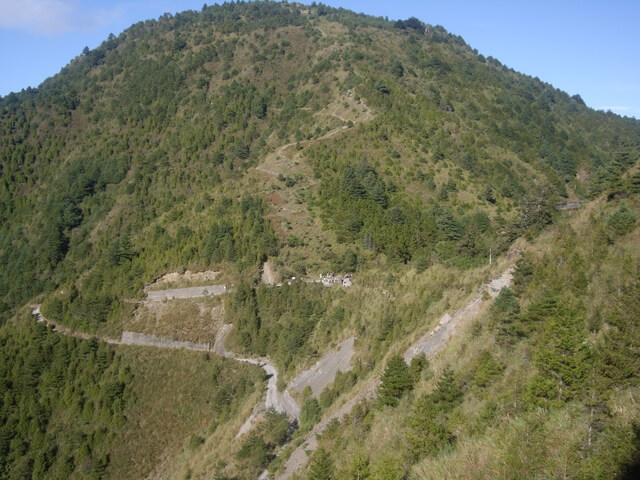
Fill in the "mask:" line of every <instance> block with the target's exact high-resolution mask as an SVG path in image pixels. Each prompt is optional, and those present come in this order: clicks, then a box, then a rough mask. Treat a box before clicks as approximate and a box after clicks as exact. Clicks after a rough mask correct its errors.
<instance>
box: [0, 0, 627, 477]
mask: <svg viewBox="0 0 640 480" xmlns="http://www.w3.org/2000/svg"><path fill="white" fill-rule="evenodd" d="M427 20H428V19H427ZM639 158H640V122H639V121H638V120H635V119H631V118H622V117H619V116H617V115H614V114H611V113H603V112H596V111H594V110H592V109H590V108H588V107H587V106H585V104H584V102H583V101H582V99H581V98H580V97H579V95H574V96H570V95H569V94H567V93H565V92H562V91H560V90H558V89H555V88H554V87H553V86H551V85H549V84H547V83H545V82H543V81H541V80H540V79H538V78H532V77H529V76H526V75H522V74H520V73H518V72H515V71H513V70H511V69H509V68H508V67H507V66H504V65H502V64H501V63H500V62H499V61H498V60H496V59H494V58H490V57H489V58H485V57H483V56H482V55H479V54H478V53H477V51H475V50H473V48H472V47H471V46H469V45H467V44H466V43H465V41H464V40H463V39H462V38H460V37H459V36H456V35H453V34H451V33H448V32H447V31H446V30H445V29H444V28H442V27H440V26H432V25H428V24H425V23H423V22H422V21H420V20H418V19H415V18H410V19H407V20H403V21H387V20H384V19H381V18H375V17H370V16H366V15H361V14H355V13H353V12H350V11H347V10H343V9H334V8H330V7H327V6H324V5H322V4H315V3H314V4H313V5H311V6H309V5H302V4H296V3H274V2H249V3H247V2H236V3H229V4H224V5H222V6H211V7H208V6H206V5H205V6H204V7H203V8H202V10H201V11H199V12H195V11H187V12H183V13H180V14H176V15H175V16H172V15H169V14H166V15H164V16H162V17H160V18H159V19H157V20H148V21H145V22H139V23H137V24H135V25H132V26H131V27H130V28H128V29H127V30H125V31H124V32H123V33H122V34H120V35H118V36H117V37H116V36H110V37H109V38H108V39H107V40H106V41H105V42H104V43H103V44H102V45H101V46H99V47H98V48H96V49H95V50H88V49H85V51H83V52H82V54H81V55H80V56H78V57H77V58H75V59H73V60H72V61H71V62H70V63H69V65H67V66H66V67H64V68H63V69H62V70H61V72H60V73H59V74H58V75H56V76H54V77H52V78H50V79H48V80H46V81H45V82H44V83H43V84H42V85H41V86H39V87H38V88H37V89H28V90H23V91H22V92H20V93H15V94H14V93H12V94H10V95H7V96H6V97H3V98H0V322H1V324H2V327H1V329H0V345H1V346H2V357H3V360H2V364H1V365H0V372H1V375H2V378H0V393H1V394H2V396H3V399H2V400H1V402H2V403H1V405H2V410H1V411H0V416H1V419H2V422H0V423H1V425H2V426H0V478H69V477H73V478H84V477H86V476H93V477H95V478H123V475H124V476H125V477H126V473H123V472H127V471H130V472H131V475H132V477H131V478H142V477H145V476H147V475H155V476H156V477H167V478H188V477H191V478H237V479H244V478H255V476H257V474H259V472H260V471H261V470H262V469H264V468H265V467H267V465H269V464H271V466H270V469H271V471H272V475H279V474H281V473H282V471H283V465H284V463H285V462H286V459H287V456H288V455H289V454H291V450H292V448H294V446H295V447H297V446H298V445H299V444H302V443H303V438H304V437H303V435H304V433H305V432H306V431H309V430H310V429H311V427H313V425H314V424H315V423H316V422H318V421H319V420H320V419H321V418H322V417H323V415H326V414H327V413H328V412H332V411H333V410H332V409H335V408H337V406H339V405H341V404H342V403H341V402H343V401H345V400H344V399H347V398H349V395H350V394H351V393H350V392H352V391H356V390H357V388H358V385H365V384H367V383H371V382H373V381H374V380H375V379H376V378H377V377H378V376H379V375H382V378H383V379H384V378H389V376H391V377H393V378H396V377H397V378H404V379H405V383H404V384H402V382H400V383H401V384H402V385H404V386H403V387H402V388H399V389H396V390H393V389H391V390H389V389H388V385H387V386H386V387H385V388H386V390H384V389H383V392H382V393H383V394H381V395H380V399H386V400H384V401H383V400H380V401H378V400H363V401H362V402H360V403H359V404H358V407H357V408H356V409H355V410H353V412H352V413H350V415H349V416H348V417H345V419H343V421H342V422H334V423H333V424H330V428H327V430H325V433H324V434H323V435H322V437H321V438H320V440H319V442H320V449H318V450H317V452H316V453H315V454H314V455H313V456H312V458H311V461H310V465H309V466H306V467H304V468H303V469H301V470H300V471H299V472H298V474H299V475H301V476H305V475H307V476H308V478H372V479H387V478H389V479H392V478H393V479H396V478H404V477H405V476H407V478H408V477H409V476H411V478H420V479H422V478H436V477H437V478H459V477H464V478H495V477H505V478H511V477H517V476H518V477H519V476H522V475H523V473H522V472H528V473H529V472H530V475H525V476H530V477H542V476H545V477H546V476H548V477H559V476H563V478H567V477H572V478H613V477H617V478H626V477H625V475H633V472H637V469H638V464H639V463H640V462H639V456H638V455H639V453H638V452H639V450H638V446H639V443H638V442H639V441H640V440H639V438H640V436H639V433H638V432H639V431H640V409H638V407H637V405H638V400H639V397H640V391H639V390H638V381H637V379H638V374H639V373H640V372H639V369H640V352H639V350H638V349H639V347H638V339H639V338H640V336H639V335H638V333H639V332H638V316H639V315H640V305H639V304H638V299H639V298H640V294H639V293H640V292H638V279H639V278H640V277H639V272H640V251H639V250H638V245H640V242H639V238H638V236H639V235H640V234H639V233H638V229H637V220H638V216H637V212H638V206H639V204H640V198H639V197H638V194H639V193H640V171H639V170H638V159H639ZM570 202H576V204H579V205H581V207H580V208H578V209H576V210H566V211H564V210H559V209H558V208H557V207H558V205H561V204H567V203H570ZM490 255H491V259H492V263H491V264H489V256H490ZM518 258H519V260H517V259H518ZM516 260H517V266H516ZM266 261H268V263H269V265H271V266H270V267H269V268H273V269H274V270H275V276H276V279H277V280H276V281H282V283H284V285H283V286H282V287H281V288H277V287H275V286H272V285H266V284H262V283H261V282H260V274H261V272H262V269H263V268H264V267H263V265H264V263H265V262H266ZM510 265H513V266H514V268H515V270H514V283H513V285H512V286H511V287H510V288H505V289H503V290H502V292H501V293H500V295H499V296H498V297H497V298H496V300H495V301H494V302H493V303H492V304H491V307H490V308H489V310H488V311H487V312H483V313H482V315H481V316H480V317H479V319H478V320H476V321H474V323H473V324H472V325H471V326H470V327H469V328H467V329H464V330H462V331H461V332H459V334H458V335H457V336H456V337H455V339H454V340H452V342H451V345H450V346H448V347H447V348H446V349H445V350H443V351H442V352H441V353H440V354H438V355H437V356H435V357H434V358H430V359H428V360H427V359H421V360H419V361H417V362H414V363H413V364H412V365H411V367H407V365H406V364H404V360H402V358H401V357H398V356H397V355H396V354H402V353H403V349H406V348H407V347H408V346H409V344H410V342H411V341H412V340H415V338H416V335H417V334H418V333H424V329H425V328H427V327H429V326H433V325H434V324H435V323H436V322H437V320H438V318H439V317H440V316H441V315H442V314H444V313H445V312H447V311H453V310H455V309H457V308H459V307H460V306H461V305H463V304H464V302H465V300H467V298H468V296H469V295H470V294H471V293H472V292H473V291H475V289H477V287H478V286H479V285H480V284H482V283H484V282H485V281H486V280H487V279H490V278H492V277H493V276H495V275H496V274H498V273H500V272H499V271H498V270H497V269H498V268H506V267H507V266H510ZM186 269H189V270H191V271H207V270H215V271H220V272H223V276H224V278H225V281H226V283H227V284H228V286H229V287H230V288H229V290H230V292H229V293H228V294H225V295H223V301H222V303H221V304H220V305H218V304H215V303H214V304H212V305H213V307H212V306H211V305H209V304H207V308H209V307H211V308H212V309H213V310H215V311H217V312H219V313H220V311H222V310H223V313H220V315H219V317H218V318H216V319H215V320H216V321H220V322H221V321H223V320H224V321H226V322H230V323H233V325H234V328H233V330H232V332H231V334H230V336H229V343H230V346H231V347H233V349H234V350H235V351H239V352H244V353H245V354H247V355H250V354H252V355H260V356H264V357H269V358H270V359H271V360H272V361H273V362H274V364H275V365H276V366H277V367H278V370H279V372H280V378H281V379H282V380H284V382H283V384H282V385H281V388H284V386H285V384H286V382H289V381H290V380H291V379H292V378H293V377H294V376H295V375H296V374H298V373H300V372H301V371H302V370H303V369H304V368H306V367H308V366H310V365H311V364H313V362H315V360H317V357H319V356H320V355H322V354H323V353H324V352H325V351H326V350H328V349H329V348H330V347H332V346H334V345H335V343H336V342H337V341H339V340H341V339H343V338H345V337H347V336H350V335H355V336H356V337H357V341H356V353H355V356H354V359H353V360H352V365H353V370H352V371H351V372H349V373H348V374H347V373H343V374H341V375H340V376H338V377H337V378H336V381H335V382H334V384H333V386H331V387H327V389H326V390H325V391H324V392H323V393H322V394H321V395H319V397H318V399H313V398H312V397H308V395H301V396H300V397H299V398H297V400H298V401H299V403H300V404H301V405H302V407H303V409H302V410H303V411H302V416H301V419H300V429H299V430H298V431H297V432H294V433H291V431H287V427H286V421H283V419H282V418H281V417H279V416H277V415H275V414H273V415H271V414H268V415H267V418H266V419H265V420H264V421H263V423H261V424H260V425H259V427H258V428H257V429H256V430H255V431H254V432H253V433H251V434H249V436H247V437H244V438H240V439H234V436H235V431H233V432H232V430H234V429H237V427H238V425H237V424H238V423H239V424H242V423H243V422H244V417H243V415H245V414H246V413H247V411H248V409H249V410H250V406H251V404H252V402H255V401H256V400H257V398H259V397H260V395H261V391H260V390H261V385H262V383H261V381H262V379H261V378H260V374H259V373H258V372H259V370H258V369H257V368H254V367H253V366H250V365H242V366H238V364H237V363H233V362H232V361H231V360H224V359H220V358H217V357H216V356H215V355H213V354H209V353H207V354H204V353H203V354H191V353H188V352H173V353H157V352H156V353H153V354H152V353H148V352H147V353H141V352H142V351H138V350H135V351H133V350H129V349H132V348H133V347H124V346H107V345H105V344H103V343H101V342H98V340H96V339H94V340H92V341H89V340H82V339H79V338H72V337H65V336H61V335H60V334H57V333H54V332H52V331H51V329H50V328H49V329H47V328H45V327H42V326H41V325H34V324H33V323H34V322H33V320H32V319H30V318H29V313H30V308H29V307H30V306H31V305H35V304H42V311H43V313H44V314H45V316H46V317H47V318H49V319H51V320H52V321H55V322H58V323H59V324H61V325H64V326H66V327H68V328H70V329H73V330H75V331H77V332H86V333H88V334H93V335H97V336H99V337H100V338H107V337H108V338H117V337H118V336H119V335H120V333H121V332H122V331H123V330H126V329H127V326H130V325H132V318H134V317H135V318H140V307H139V305H140V301H141V300H142V299H143V298H144V296H145V294H146V291H145V286H147V285H149V284H150V283H151V282H152V281H153V280H155V279H157V278H159V277H160V276H162V275H163V274H165V273H168V272H181V271H184V270H186ZM329 271H333V272H336V273H340V272H342V273H354V280H353V283H354V285H353V286H352V287H349V288H344V289H341V288H335V287H334V288H330V289H328V288H324V287H322V286H320V285H319V284H316V283H312V282H311V281H310V280H315V279H317V278H318V274H320V273H326V272H329ZM291 277H296V280H293V281H291V282H290V284H288V282H287V280H288V279H291ZM305 280H307V281H305ZM269 283H276V282H275V281H274V282H269ZM175 308H176V311H177V313H175V315H174V316H175V318H179V317H184V316H188V315H191V313H192V312H196V311H198V308H200V310H199V311H200V313H201V312H202V309H203V308H204V307H202V305H201V306H200V307H194V306H193V305H186V303H185V304H184V305H183V306H182V307H180V306H178V307H175ZM181 308H182V309H183V310H180V309H181ZM213 310H212V311H213ZM158 319H160V320H158ZM176 321H177V320H176ZM162 322H165V324H164V325H162V331H169V332H172V331H173V332H174V333H175V334H174V335H173V336H175V337H178V336H182V337H185V339H190V340H194V341H195V340H200V339H201V338H200V337H199V336H198V335H199V334H198V333H196V332H195V330H189V327H188V326H187V327H183V326H180V327H178V326H177V324H174V323H171V321H169V320H162V319H161V316H160V315H159V314H158V315H157V316H156V320H155V323H156V324H158V323H162ZM211 322H214V320H211ZM180 325H184V324H182V323H181V324H180ZM156 328H159V327H157V325H156ZM193 328H194V329H195V327H193ZM172 329H173V330H172ZM87 337H89V335H87ZM206 340H207V341H213V339H212V338H207V339H206ZM154 355H156V356H157V357H158V358H160V360H159V359H158V358H155V357H154V358H155V359H154V358H151V357H153V356H154ZM163 355H173V356H174V357H171V359H169V358H168V357H166V356H163ZM199 355H201V356H199ZM398 360H399V361H398ZM154 362H155V364H156V365H157V368H158V369H159V372H158V374H157V375H155V376H154V374H151V373H150V372H151V370H152V368H151V365H152V364H154ZM174 364H179V367H180V368H182V369H183V370H184V371H190V372H196V371H197V372H200V373H199V374H198V375H195V376H194V378H193V379H194V381H196V380H198V381H201V383H198V384H197V385H195V384H189V385H181V388H183V389H184V392H186V393H184V394H183V395H182V396H181V397H180V402H179V405H176V402H177V399H176V398H172V393H171V389H169V388H167V389H160V390H158V392H159V393H158V395H159V396H158V399H157V401H158V403H159V404H162V405H169V406H167V407H166V408H165V409H160V408H158V409H156V410H153V408H149V409H148V411H149V415H150V417H149V419H147V420H145V417H144V411H145V408H147V406H148V405H151V404H152V403H153V398H152V397H153V395H152V392H151V391H149V390H145V388H149V385H156V384H162V383H163V381H162V375H166V378H167V379H168V380H172V381H177V380H175V379H176V377H177V376H178V373H176V371H175V370H172V365H174ZM66 366H68V369H67V368H65V367H66ZM403 368H407V369H408V371H407V372H405V371H404V370H403ZM183 370H180V371H181V372H182V371H183ZM211 379H213V381H212V382H211ZM150 382H151V383H150ZM154 382H156V383H154ZM207 382H210V384H207ZM383 385H384V382H383ZM54 391H59V392H61V393H60V395H56V394H53V393H52V392H54ZM389 392H391V393H389ZM203 395H206V396H208V398H211V399H213V400H211V401H209V400H206V402H204V401H203V397H202V396H203ZM343 397H344V399H343ZM145 402H147V403H145ZM163 402H165V403H163ZM172 402H173V403H172ZM203 402H204V403H203ZM314 402H315V403H314ZM167 411H170V412H173V413H172V414H171V415H173V416H171V415H170V417H171V418H172V419H173V420H172V421H170V422H168V423H167V425H170V426H173V427H175V428H178V427H176V425H180V427H179V428H178V430H177V431H175V432H171V431H170V430H169V429H168V428H167V429H165V430H164V431H163V433H162V434H158V435H156V436H152V437H153V438H154V439H155V440H153V441H152V440H150V439H148V438H147V439H145V440H144V441H143V440H141V438H142V437H144V434H143V433H141V432H140V428H141V425H143V424H146V423H147V422H151V423H154V422H157V423H162V420H161V419H162V418H163V415H165V414H166V412H167ZM163 412H164V413H163ZM153 415H156V416H155V417H154V416H153ZM269 415H271V416H269ZM203 416H209V417H210V418H207V419H206V420H205V421H203ZM177 418H181V419H182V420H176V419H177ZM185 418H186V419H188V420H184V419H185ZM159 419H160V420H159ZM134 420H135V421H134ZM172 422H173V423H172ZM283 422H284V423H283ZM283 425H284V426H283ZM292 435H293V440H292V442H291V444H290V445H289V446H285V447H284V448H283V449H282V448H280V445H281V444H283V443H286V441H288V440H291V436H292ZM133 438H135V439H137V440H135V441H134V440H131V439H133ZM170 438H172V440H169V439H170ZM122 439H128V440H129V441H131V445H132V447H131V448H130V449H127V448H126V444H123V443H122ZM154 441H155V442H156V443H154ZM551 452H554V453H553V454H552V453H551ZM276 453H278V455H279V456H278V457H275V454H276ZM141 458H144V461H143V460H140V459H141ZM132 465H133V466H132ZM305 469H307V470H308V471H307V470H305ZM323 475H324V476H323ZM331 475H333V476H331ZM629 478H631V477H629Z"/></svg>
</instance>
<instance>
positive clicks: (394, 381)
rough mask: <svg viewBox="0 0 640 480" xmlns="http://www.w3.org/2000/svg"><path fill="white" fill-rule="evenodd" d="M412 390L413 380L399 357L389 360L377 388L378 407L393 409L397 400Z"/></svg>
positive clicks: (395, 356)
mask: <svg viewBox="0 0 640 480" xmlns="http://www.w3.org/2000/svg"><path fill="white" fill-rule="evenodd" d="M412 388H413V380H412V379H411V375H410V374H409V367H408V366H407V364H406V363H405V361H404V359H403V358H402V357H401V356H400V355H394V356H392V357H391V358H390V359H389V362H388V363H387V368H386V369H385V371H384V373H383V374H382V378H381V383H380V386H379V387H378V401H379V403H380V405H389V406H391V407H395V406H396V405H398V399H399V398H400V397H402V395H403V394H404V393H405V392H407V391H409V390H411V389H412Z"/></svg>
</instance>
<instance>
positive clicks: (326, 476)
mask: <svg viewBox="0 0 640 480" xmlns="http://www.w3.org/2000/svg"><path fill="white" fill-rule="evenodd" d="M307 478H308V480H333V479H335V478H336V475H335V467H334V466H333V460H331V456H330V455H329V452H327V451H326V450H325V449H324V448H322V447H320V448H319V449H318V450H317V451H316V453H315V454H314V455H313V460H312V461H311V466H310V467H309V474H308V475H307Z"/></svg>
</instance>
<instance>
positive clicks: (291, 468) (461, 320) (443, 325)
mask: <svg viewBox="0 0 640 480" xmlns="http://www.w3.org/2000/svg"><path fill="white" fill-rule="evenodd" d="M512 274H513V267H512V266H511V267H509V268H507V269H506V270H505V271H504V272H502V273H501V274H500V275H499V276H498V277H496V278H494V279H493V280H491V281H490V282H489V283H487V284H484V285H482V286H481V287H480V288H479V289H478V294H477V295H476V296H475V297H473V298H472V299H471V300H470V301H469V302H467V304H465V305H464V306H463V307H462V308H460V309H458V310H456V311H455V312H454V313H453V314H449V313H446V314H445V315H444V316H443V317H442V318H441V319H440V321H439V322H438V325H436V327H434V328H433V329H432V330H431V331H430V332H428V333H427V334H425V335H424V336H422V337H421V338H420V339H419V340H418V341H416V342H415V343H414V344H413V345H412V346H411V347H409V349H407V351H406V352H405V354H404V358H405V361H411V359H412V358H414V357H415V356H416V355H419V354H420V353H425V355H426V356H427V357H433V356H434V355H435V354H436V353H438V352H439V351H440V350H442V348H444V346H445V345H446V344H447V342H448V340H449V339H450V338H451V337H452V335H454V334H455V332H456V331H457V330H459V329H460V328H461V327H462V326H463V325H465V324H468V323H469V321H471V320H473V319H475V318H477V317H478V316H479V315H480V313H481V312H482V311H483V308H482V307H483V305H485V303H486V301H487V300H489V299H493V298H495V297H497V296H498V294H499V293H500V291H501V290H502V289H503V288H505V287H508V286H509V285H511V280H512ZM485 293H486V294H488V298H487V297H486V296H485ZM379 383H380V379H379V378H378V377H376V378H373V379H371V380H370V381H369V382H367V383H366V384H365V385H363V386H362V387H360V388H358V389H357V390H356V391H355V392H354V394H353V395H352V396H351V398H350V399H349V400H348V401H347V402H346V403H345V404H344V405H342V406H341V407H340V408H339V409H338V410H336V411H335V412H333V413H331V414H329V415H327V416H325V417H324V418H323V419H322V421H320V423H318V424H317V425H316V426H315V427H314V428H313V429H312V430H311V431H310V432H309V433H308V434H307V435H306V436H305V438H304V441H303V442H302V443H301V444H300V445H299V446H298V448H296V449H295V450H294V451H293V452H292V453H291V455H290V456H289V458H288V460H287V462H286V463H285V466H284V471H283V472H282V473H281V474H280V475H278V476H277V477H276V479H277V480H286V479H288V478H290V477H291V476H292V475H294V474H295V473H296V472H297V471H298V470H299V469H300V468H302V467H303V466H304V465H305V464H306V463H307V461H308V460H309V455H310V454H311V452H313V451H314V450H315V449H316V448H317V447H318V441H317V436H318V435H320V434H322V432H323V431H324V429H325V428H326V426H327V425H328V424H329V422H331V421H332V420H334V419H337V420H341V419H342V418H343V417H344V416H345V415H347V414H348V413H350V412H351V410H353V407H355V406H356V405H357V404H358V403H360V402H362V401H365V400H367V399H371V398H375V397H376V395H377V389H378V384H379ZM260 478H261V479H263V480H266V479H267V478H268V477H267V476H266V474H264V473H263V475H262V476H261V477H260Z"/></svg>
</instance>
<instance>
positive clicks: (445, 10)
mask: <svg viewBox="0 0 640 480" xmlns="http://www.w3.org/2000/svg"><path fill="white" fill-rule="evenodd" d="M203 3H205V2H204V0H197V1H192V0H183V1H176V0H158V1H151V0H111V1H106V0H0V72H2V73H1V74H0V95H6V94H8V93H9V92H11V91H19V90H21V89H22V88H26V87H27V86H32V87H36V86H38V85H39V84H40V83H41V82H42V81H43V80H44V79H46V78H47V77H50V76H52V75H54V74H55V73H57V72H58V71H59V70H60V69H61V68H62V67H63V66H64V65H66V64H67V63H68V62H69V61H70V60H71V59H72V58H74V57H75V56H77V55H78V54H80V52H81V51H82V49H83V48H84V46H85V45H86V46H88V47H89V48H95V47H97V46H98V45H99V44H100V43H101V42H102V41H103V40H104V39H106V37H107V36H108V35H109V33H114V34H116V35H117V34H119V33H120V32H122V30H124V29H125V28H127V27H128V26H130V25H131V24H133V23H135V22H137V21H140V20H146V19H150V18H157V17H158V16H160V15H162V14H163V13H165V12H170V13H175V12H178V11H182V10H187V9H194V10H199V9H200V8H201V7H202V5H203ZM208 3H209V4H212V3H213V2H211V1H209V2H208ZM305 3H311V2H310V1H309V2H305ZM323 3H325V4H328V5H331V6H335V7H344V8H347V9H350V10H355V11H357V12H364V13H368V14H371V15H377V16H386V17H388V18H389V19H399V18H400V19H406V18H408V17H411V16H415V17H417V18H419V19H420V20H423V21H424V22H426V23H430V24H432V25H442V26H444V27H445V28H446V29H447V30H448V31H450V32H451V33H454V34H456V35H460V36H462V37H463V38H464V39H465V41H466V42H467V43H468V44H469V45H471V47H473V48H477V49H478V50H479V52H480V53H482V54H483V55H485V56H493V57H495V58H497V59H498V60H500V61H501V62H502V63H503V64H505V65H507V66H508V67H511V68H513V69H515V70H517V71H519V72H522V73H525V74H528V75H532V76H537V77H539V78H540V79H542V80H543V81H545V82H549V83H551V84H552V85H554V86H555V87H557V88H560V89H562V90H565V91H566V92H568V93H569V94H571V95H573V94H575V93H578V94H580V95H581V96H582V98H583V99H584V100H585V102H586V103H587V104H588V105H589V106H590V107H593V108H597V109H603V110H609V109H610V110H612V111H613V112H615V113H618V114H620V115H628V116H634V117H636V118H640V42H638V34H637V32H638V31H639V28H638V22H639V21H640V1H638V0H599V1H595V0H554V1H551V0H536V1H533V0H529V1H527V0H437V1H436V0H434V1H430V0H423V1H416V0H413V1H412V0H395V1H380V0H369V1H366V2H365V1H362V0H325V1H324V2H323Z"/></svg>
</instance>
